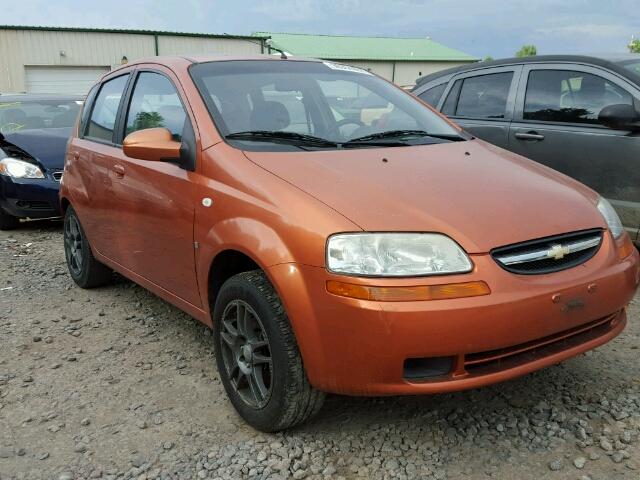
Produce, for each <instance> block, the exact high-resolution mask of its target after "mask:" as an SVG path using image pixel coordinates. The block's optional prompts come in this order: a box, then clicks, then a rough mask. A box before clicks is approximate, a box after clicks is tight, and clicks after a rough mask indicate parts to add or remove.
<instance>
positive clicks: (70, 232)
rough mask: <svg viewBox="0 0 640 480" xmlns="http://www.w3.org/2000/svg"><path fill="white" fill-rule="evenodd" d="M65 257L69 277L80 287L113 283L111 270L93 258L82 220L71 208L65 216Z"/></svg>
mask: <svg viewBox="0 0 640 480" xmlns="http://www.w3.org/2000/svg"><path fill="white" fill-rule="evenodd" d="M64 256H65V258H66V259H67V267H68V268H69V275H71V278H72V279H73V281H74V282H76V284H77V285H78V286H79V287H82V288H94V287H100V286H102V285H105V284H107V283H109V282H110V281H111V274H112V271H111V269H109V268H108V267H107V266H105V265H103V264H102V263H100V262H99V261H97V260H96V259H95V258H94V257H93V253H92V252H91V245H89V240H87V236H86V235H85V233H84V230H83V228H82V225H81V224H80V219H79V218H78V215H77V214H76V211H75V210H74V209H73V207H71V206H70V207H68V208H67V211H66V212H65V215H64Z"/></svg>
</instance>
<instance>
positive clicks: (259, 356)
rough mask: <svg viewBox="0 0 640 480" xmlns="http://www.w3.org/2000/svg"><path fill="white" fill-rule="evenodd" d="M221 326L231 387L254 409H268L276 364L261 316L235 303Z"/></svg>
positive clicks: (245, 305) (235, 301)
mask: <svg viewBox="0 0 640 480" xmlns="http://www.w3.org/2000/svg"><path fill="white" fill-rule="evenodd" d="M221 327H222V328H221V329H220V348H221V353H222V359H223V362H224V366H225V373H226V375H227V377H228V379H229V381H230V383H231V386H232V387H233V389H234V390H235V391H236V393H237V394H238V396H239V397H240V398H241V399H242V400H243V401H244V402H245V403H246V404H247V405H249V406H250V407H252V408H256V409H260V408H262V407H264V406H265V405H266V404H267V403H268V401H269V398H270V397H271V391H272V379H273V362H272V358H271V348H270V345H269V340H268V338H267V334H266V332H265V329H264V326H263V325H262V322H261V321H260V317H259V316H258V314H257V313H256V312H255V310H254V309H253V308H251V306H250V305H249V304H248V303H246V302H244V301H242V300H233V301H231V302H229V304H228V305H227V307H226V308H225V310H224V312H223V314H222V325H221Z"/></svg>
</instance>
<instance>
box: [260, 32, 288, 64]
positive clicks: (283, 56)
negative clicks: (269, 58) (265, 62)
mask: <svg viewBox="0 0 640 480" xmlns="http://www.w3.org/2000/svg"><path fill="white" fill-rule="evenodd" d="M264 43H265V44H266V45H267V48H269V53H271V50H275V51H276V52H279V53H280V58H281V59H282V60H287V59H288V58H289V57H287V54H286V53H285V52H284V50H280V49H279V48H276V47H274V46H273V40H271V37H269V38H267V39H266V40H265V42H264Z"/></svg>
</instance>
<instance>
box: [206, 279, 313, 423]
mask: <svg viewBox="0 0 640 480" xmlns="http://www.w3.org/2000/svg"><path fill="white" fill-rule="evenodd" d="M213 319H214V332H213V338H214V342H215V354H216V362H217V365H218V372H219V373H220V377H221V379H222V384H223V385H224V388H225V390H226V392H227V395H228V396H229V399H230V400H231V403H232V404H233V406H234V407H235V409H236V410H237V411H238V413H239V414H240V416H241V417H242V418H243V419H244V420H245V421H246V422H247V423H248V424H250V425H251V426H253V427H254V428H256V429H258V430H261V431H263V432H275V431H279V430H284V429H286V428H290V427H293V426H294V425H297V424H299V423H301V422H304V421H305V420H307V419H309V418H311V417H312V416H313V415H315V414H316V413H317V412H318V411H319V410H320V408H321V407H322V403H323V402H324V397H325V394H324V393H323V392H320V391H318V390H316V389H314V388H313V387H312V386H311V385H310V384H309V380H308V379H307V375H306V373H305V371H304V366H303V364H302V358H301V356H300V351H299V349H298V344H297V343H296V339H295V336H294V334H293V331H292V330H291V325H290V324H289V319H288V318H287V314H286V313H285V311H284V307H283V306H282V302H281V301H280V298H279V297H278V294H277V293H276V292H275V290H274V289H273V286H272V285H271V283H270V282H269V280H268V279H267V277H266V275H265V274H264V272H262V271H260V270H254V271H251V272H243V273H239V274H238V275H235V276H233V277H231V278H230V279H229V280H227V281H226V282H225V283H224V285H223V286H222V288H221V289H220V293H219V295H218V298H217V300H216V304H215V308H214V316H213Z"/></svg>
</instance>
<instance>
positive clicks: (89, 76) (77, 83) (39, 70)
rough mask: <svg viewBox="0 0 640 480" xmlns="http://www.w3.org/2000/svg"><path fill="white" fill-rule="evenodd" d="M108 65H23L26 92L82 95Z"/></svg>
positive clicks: (103, 72)
mask: <svg viewBox="0 0 640 480" xmlns="http://www.w3.org/2000/svg"><path fill="white" fill-rule="evenodd" d="M109 70H110V69H109V67H30V66H26V67H25V77H26V78H25V83H26V89H27V93H66V94H71V95H84V94H85V93H87V92H88V91H89V89H90V88H91V86H92V85H93V84H94V83H95V82H96V80H98V78H100V77H101V76H102V75H104V74H105V73H106V72H108V71H109Z"/></svg>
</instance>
